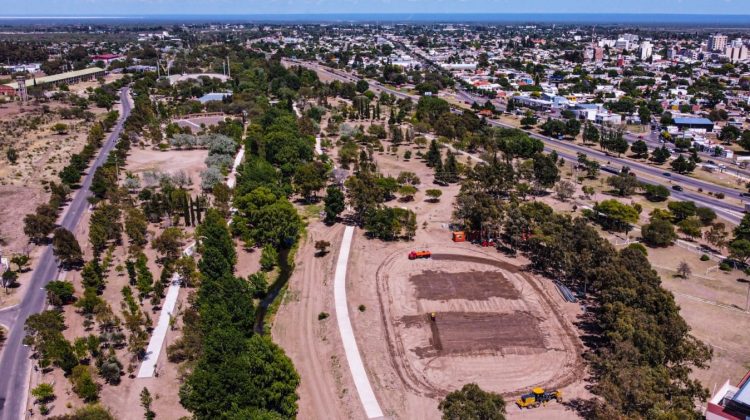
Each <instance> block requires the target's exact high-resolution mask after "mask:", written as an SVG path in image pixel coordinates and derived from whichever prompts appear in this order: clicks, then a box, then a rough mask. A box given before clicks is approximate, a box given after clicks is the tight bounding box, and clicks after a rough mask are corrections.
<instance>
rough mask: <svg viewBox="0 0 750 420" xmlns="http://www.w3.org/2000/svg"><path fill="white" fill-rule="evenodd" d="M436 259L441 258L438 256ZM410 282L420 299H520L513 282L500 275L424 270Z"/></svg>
mask: <svg viewBox="0 0 750 420" xmlns="http://www.w3.org/2000/svg"><path fill="white" fill-rule="evenodd" d="M435 258H436V259H437V258H439V256H438V255H435ZM409 281H410V282H411V283H412V284H413V285H414V287H415V288H416V296H417V299H425V300H447V299H469V300H487V299H489V298H491V297H494V296H497V297H502V298H506V299H518V298H519V297H520V295H519V294H518V291H517V290H515V289H514V288H513V287H512V285H511V284H510V282H508V280H507V279H506V278H505V277H503V276H502V275H499V274H497V273H488V272H467V273H455V274H454V273H441V272H437V271H425V272H424V273H422V274H418V275H416V276H412V277H411V278H410V279H409Z"/></svg>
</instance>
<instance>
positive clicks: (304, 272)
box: [273, 143, 589, 419]
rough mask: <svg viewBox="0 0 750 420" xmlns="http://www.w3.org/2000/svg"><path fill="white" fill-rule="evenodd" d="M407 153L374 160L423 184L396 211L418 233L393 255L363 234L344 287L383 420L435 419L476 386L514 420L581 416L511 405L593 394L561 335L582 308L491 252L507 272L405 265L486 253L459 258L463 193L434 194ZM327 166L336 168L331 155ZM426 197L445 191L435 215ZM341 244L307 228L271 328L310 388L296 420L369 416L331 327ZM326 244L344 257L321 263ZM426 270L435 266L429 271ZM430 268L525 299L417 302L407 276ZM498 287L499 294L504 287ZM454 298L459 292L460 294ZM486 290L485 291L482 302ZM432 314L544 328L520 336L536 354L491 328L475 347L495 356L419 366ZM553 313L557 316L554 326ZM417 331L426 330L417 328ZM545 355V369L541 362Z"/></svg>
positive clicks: (328, 232)
mask: <svg viewBox="0 0 750 420" xmlns="http://www.w3.org/2000/svg"><path fill="white" fill-rule="evenodd" d="M384 144H385V145H387V144H388V143H384ZM407 148H410V149H411V150H412V153H415V152H416V150H417V149H416V148H414V146H401V147H400V149H399V152H398V155H399V156H394V155H390V154H387V153H377V154H376V159H377V162H378V165H379V169H380V171H381V172H382V173H384V174H386V175H392V176H397V175H398V173H399V172H401V171H412V172H416V174H417V176H419V177H420V179H421V185H419V186H418V188H419V192H418V193H417V194H416V195H415V199H414V201H411V202H405V203H404V202H398V201H394V202H392V203H389V205H393V206H396V205H397V206H400V207H406V208H409V209H412V210H414V211H415V212H416V213H417V221H418V226H420V229H419V230H418V232H417V236H416V238H415V241H414V242H412V243H405V242H393V243H385V242H381V241H377V240H369V239H367V238H366V237H365V236H364V232H363V231H362V230H359V229H358V230H357V231H356V232H355V238H354V242H353V246H352V255H351V257H350V261H349V270H348V278H347V294H348V299H349V305H350V308H349V311H350V314H351V316H352V323H353V326H354V331H355V335H356V338H357V341H358V344H359V346H360V349H361V352H362V356H363V360H364V363H365V368H366V369H367V372H368V375H369V377H370V381H371V383H372V385H373V388H374V390H375V394H376V396H377V398H378V401H379V403H380V405H381V407H382V408H383V410H384V412H385V414H386V416H390V417H392V418H398V419H401V418H403V419H407V418H408V419H433V418H437V417H439V412H438V410H437V405H438V402H439V400H440V398H442V396H444V395H445V393H447V392H449V391H451V390H453V389H455V388H458V387H460V386H461V385H463V384H464V383H466V382H471V381H476V382H478V383H480V385H482V386H483V387H486V388H487V389H490V390H493V391H496V392H501V393H505V394H506V395H507V396H508V398H507V399H508V411H509V412H510V414H509V417H511V418H515V417H521V418H540V419H541V418H576V417H577V415H576V414H575V412H573V411H570V410H569V409H568V408H567V407H566V406H565V405H550V406H548V407H546V408H544V409H543V410H541V409H540V410H526V411H520V410H519V409H517V407H515V405H513V403H512V400H514V397H516V396H517V395H518V394H520V393H521V392H524V391H526V390H527V388H528V387H531V386H534V385H537V384H538V385H544V386H547V385H549V386H553V387H555V386H561V387H563V393H564V395H565V397H566V398H567V399H569V398H574V397H587V396H589V394H588V393H587V391H586V389H585V383H584V382H583V381H582V380H581V379H580V376H581V375H584V373H585V371H584V370H583V369H581V368H580V364H579V356H580V352H581V347H580V342H579V341H578V340H577V338H575V337H574V336H575V335H574V336H573V337H571V336H570V335H567V334H565V333H560V332H559V331H561V330H564V328H563V327H562V325H565V327H566V328H573V327H572V321H574V320H575V317H576V316H577V315H578V314H579V311H578V309H577V307H576V308H573V307H564V305H566V304H565V303H563V301H562V299H561V298H560V297H559V295H557V294H556V293H557V292H556V290H555V289H554V286H552V284H551V282H549V281H547V280H542V279H536V278H533V277H531V276H529V275H528V274H527V273H522V272H521V271H520V270H519V268H520V267H522V266H523V265H524V263H525V262H524V261H523V260H522V259H520V258H519V259H516V260H508V261H503V260H500V259H499V256H498V254H496V253H495V252H494V251H493V252H492V253H491V254H490V256H489V257H486V255H484V254H482V255H483V256H484V257H486V258H490V259H491V261H493V263H499V262H503V263H504V264H506V266H505V267H506V268H505V269H498V268H496V267H494V266H492V264H490V265H486V264H479V263H476V262H467V261H458V262H457V261H451V260H445V261H438V260H432V261H417V262H411V263H413V264H410V262H409V261H408V260H407V259H406V253H407V252H408V250H410V249H416V248H434V249H446V250H447V252H448V253H450V254H455V253H461V254H465V255H472V254H474V253H477V252H479V250H480V249H481V248H474V247H473V246H471V245H468V244H463V245H465V246H463V245H461V246H459V247H458V249H457V248H456V247H454V246H453V244H452V242H451V241H450V232H449V230H448V223H450V220H451V212H452V208H453V205H452V203H453V199H454V197H455V195H456V194H457V192H458V189H459V188H458V186H457V185H452V186H450V187H442V188H441V187H437V186H434V184H433V183H432V180H433V175H432V170H431V169H429V168H427V167H426V166H425V165H424V164H423V163H421V162H420V161H419V160H418V159H412V160H411V161H404V160H403V159H402V158H401V157H400V156H402V155H403V152H404V151H405V150H406V149H407ZM331 155H333V156H336V153H335V151H332V152H331ZM428 188H441V189H442V190H443V197H442V198H441V200H440V202H439V203H429V202H426V201H425V195H424V190H426V189H428ZM342 232H343V227H342V226H341V225H336V226H334V227H327V226H324V225H322V224H321V223H320V222H317V221H313V222H311V223H310V225H309V226H308V237H307V240H306V241H305V242H304V243H303V244H302V245H301V247H300V251H299V253H298V259H297V269H296V271H295V274H294V275H293V276H292V279H291V280H290V284H289V290H288V292H287V295H286V296H285V299H284V302H283V304H282V306H281V308H280V310H279V312H278V314H277V317H276V323H275V324H274V328H273V337H274V340H275V341H276V342H277V343H279V344H280V345H281V346H282V347H283V348H284V349H285V350H286V352H287V354H289V356H290V357H291V358H292V359H293V361H294V363H295V366H296V367H297V370H298V371H299V372H300V376H301V378H302V383H301V386H300V389H299V394H300V415H299V418H314V419H318V418H321V419H322V418H363V416H364V411H363V409H362V406H361V403H360V401H359V398H358V396H357V395H356V390H355V389H354V386H353V381H352V379H351V374H350V372H349V369H348V367H347V366H346V359H345V356H344V352H343V348H342V346H341V343H340V337H339V333H338V330H337V329H336V324H335V320H332V317H333V316H335V315H334V312H335V311H334V308H333V288H332V287H333V284H332V283H333V262H334V261H335V258H336V254H337V252H338V246H339V244H340V240H341V235H342ZM319 239H325V240H328V241H329V242H331V244H332V245H331V249H333V250H336V251H334V252H331V253H330V254H328V255H326V256H324V257H315V255H314V249H313V247H312V245H313V243H314V241H315V240H319ZM401 257H403V258H401ZM425 264H436V266H435V267H426V266H425ZM384 267H386V268H388V270H385V269H384ZM428 268H429V269H431V270H432V269H434V271H441V272H452V273H470V272H472V271H475V272H476V273H472V275H476V276H477V277H480V278H481V276H482V274H480V273H482V272H488V273H490V274H493V275H499V276H503V277H504V278H511V279H512V280H506V281H509V284H511V285H512V287H513V288H517V290H518V296H520V297H519V298H518V299H509V298H507V297H506V298H503V297H501V296H504V293H505V292H503V291H501V290H497V292H498V293H495V294H496V295H497V296H489V297H488V298H487V299H486V300H482V296H479V298H476V297H475V298H472V299H447V300H441V299H417V298H416V297H415V292H414V288H415V286H414V285H413V284H410V280H409V277H410V276H409V274H414V275H424V274H425V273H424V272H423V271H426V270H425V269H428ZM379 270H381V271H379ZM409 270H416V271H413V272H412V271H409ZM384 271H388V272H389V273H390V277H388V279H383V278H381V276H380V274H382V273H383V272H384ZM482 281H484V282H485V283H486V282H487V281H492V280H487V279H484V280H481V279H480V283H481V282H482ZM498 284H499V285H502V282H500V283H498ZM532 285H533V286H532ZM455 286H456V285H455V284H454V285H453V286H452V287H454V288H455ZM390 288H393V289H392V290H391V289H390ZM481 288H482V286H481V284H480V286H478V287H477V290H479V289H481ZM449 289H450V287H449ZM439 293H444V294H445V293H451V292H450V291H447V292H446V291H443V292H438V295H439ZM490 294H493V293H490ZM480 295H481V293H480ZM379 296H381V297H380V298H379ZM383 301H385V304H383ZM360 305H363V307H360ZM431 305H432V306H431ZM567 305H570V306H575V305H571V304H567ZM551 306H554V308H555V309H554V310H553V309H552V308H551ZM433 308H434V310H443V311H446V312H452V313H453V314H451V316H453V317H458V318H459V319H460V318H461V317H462V316H464V318H465V315H461V314H459V313H465V312H473V313H480V316H485V317H486V318H488V319H490V321H489V325H490V326H492V325H494V326H498V325H499V324H498V323H497V319H493V317H497V316H503V315H507V316H514V315H513V314H514V312H515V310H516V309H519V310H521V311H522V312H525V313H526V314H525V315H521V316H530V317H531V319H533V320H534V322H536V323H537V325H538V327H536V328H537V329H536V330H535V331H538V333H534V332H532V333H527V332H521V334H522V335H524V334H526V335H529V334H531V335H530V336H529V337H530V338H531V339H532V341H533V342H534V343H536V344H534V345H527V346H513V345H510V344H512V343H509V342H508V341H507V340H505V341H503V340H498V339H497V338H498V337H493V334H495V333H494V332H492V331H491V330H492V328H485V329H484V330H482V329H481V328H480V329H478V330H477V331H475V332H474V335H473V336H471V337H469V339H470V340H475V339H479V340H484V339H486V338H487V336H488V335H489V336H490V337H489V338H488V339H486V340H485V341H486V342H487V346H486V348H485V350H484V351H481V352H477V353H475V352H472V351H468V352H467V351H465V350H459V351H458V352H453V353H450V354H433V355H432V356H427V357H420V356H419V355H418V352H417V350H418V348H421V347H424V348H426V349H422V350H423V351H426V352H427V353H430V352H432V353H435V352H436V350H435V349H434V348H432V349H430V348H429V347H430V346H431V343H430V340H431V339H432V331H431V329H430V328H429V322H428V320H427V318H425V315H426V313H427V312H428V310H432V309H433ZM320 312H327V313H329V314H331V317H329V318H328V319H326V320H324V321H319V320H318V319H317V315H318V313H320ZM551 313H556V314H558V315H559V316H551ZM469 316H473V315H469ZM405 321H406V322H405ZM419 323H421V324H423V325H421V326H418V325H417V324H419ZM459 324H460V321H459ZM459 330H461V326H460V325H457V324H456V323H455V322H454V323H453V324H452V325H451V324H450V323H449V325H448V326H447V327H446V332H445V333H440V332H439V333H438V334H445V336H446V337H448V340H453V342H454V343H458V344H457V345H458V346H459V347H461V346H464V347H465V346H466V343H461V341H462V340H463V339H464V338H465V337H464V338H462V337H461V336H460V333H459V334H456V331H459ZM555 330H557V332H556V331H555ZM518 332H519V331H518V330H517V329H516V327H511V328H510V329H507V330H506V333H507V334H510V336H512V335H514V334H516V333H518ZM396 334H398V337H399V338H398V339H399V340H401V341H402V343H403V347H404V350H403V351H401V352H399V351H397V350H395V351H394V349H393V348H392V345H393V343H394V341H395V340H397V335H396ZM501 334H502V333H501ZM535 334H536V335H535ZM440 337H443V336H442V335H441V336H440ZM451 337H452V338H451ZM483 337H484V338H483ZM506 338H507V337H506ZM534 340H536V341H534ZM499 342H500V343H499ZM531 344H533V343H531ZM438 353H439V352H438ZM542 354H543V355H544V357H539V355H542ZM514 369H515V371H514ZM488 372H489V373H488ZM513 374H514V375H515V376H513V378H512V379H511V380H508V379H507V378H508V375H513ZM425 384H427V385H425ZM550 416H551V417H550Z"/></svg>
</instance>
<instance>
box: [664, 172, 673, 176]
mask: <svg viewBox="0 0 750 420" xmlns="http://www.w3.org/2000/svg"><path fill="white" fill-rule="evenodd" d="M662 175H664V176H672V174H670V173H669V172H662Z"/></svg>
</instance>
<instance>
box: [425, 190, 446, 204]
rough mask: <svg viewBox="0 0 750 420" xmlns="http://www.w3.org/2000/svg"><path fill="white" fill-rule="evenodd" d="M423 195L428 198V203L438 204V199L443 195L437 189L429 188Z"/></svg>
mask: <svg viewBox="0 0 750 420" xmlns="http://www.w3.org/2000/svg"><path fill="white" fill-rule="evenodd" d="M425 194H426V195H427V197H429V198H430V201H432V202H438V201H440V197H441V196H442V195H443V192H442V191H440V190H438V189H434V188H431V189H429V190H427V191H425Z"/></svg>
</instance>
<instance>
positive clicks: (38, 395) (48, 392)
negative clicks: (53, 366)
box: [31, 382, 55, 404]
mask: <svg viewBox="0 0 750 420" xmlns="http://www.w3.org/2000/svg"><path fill="white" fill-rule="evenodd" d="M31 396H33V397H34V399H36V401H37V402H38V403H39V404H47V403H48V402H51V401H53V400H54V399H55V387H54V386H52V384H48V383H44V382H43V383H40V384H39V385H37V386H36V387H35V388H34V389H32V390H31Z"/></svg>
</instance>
